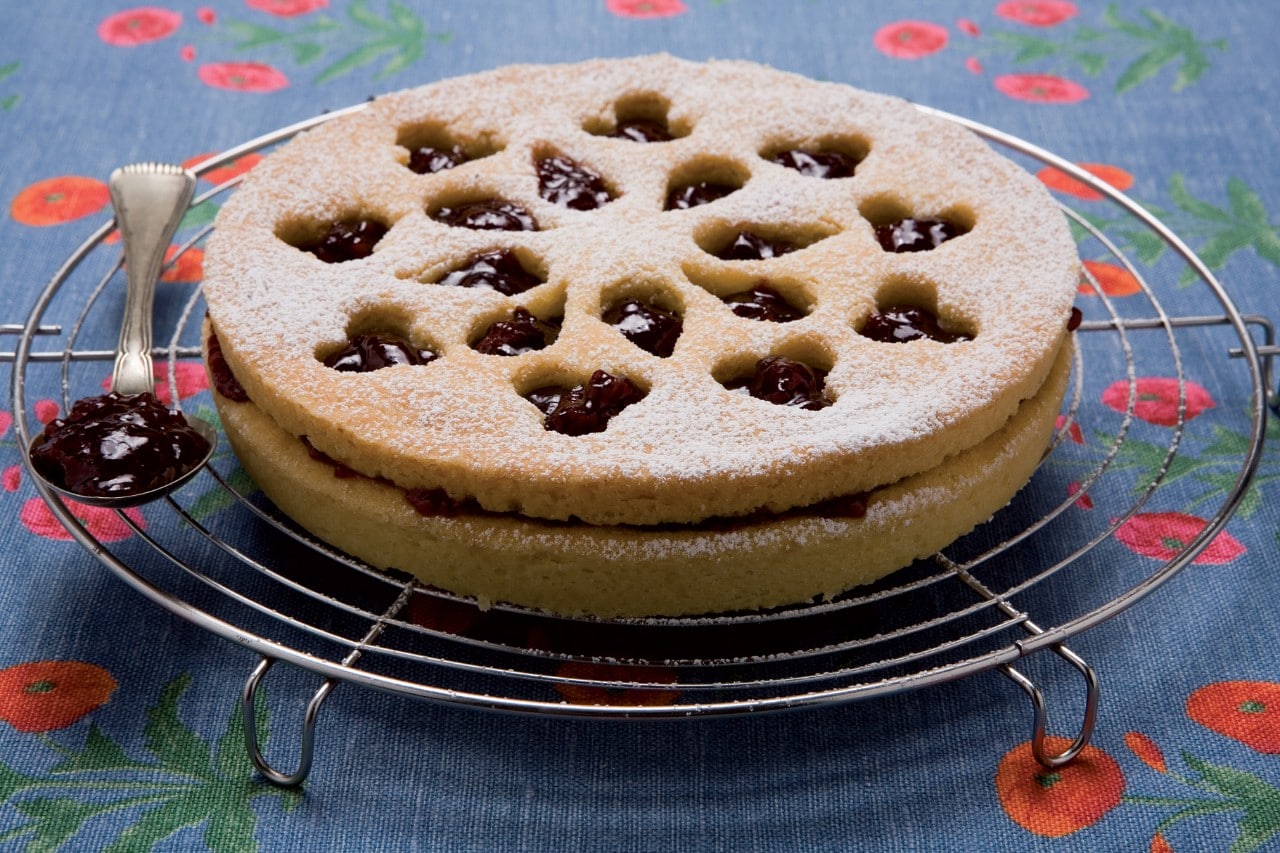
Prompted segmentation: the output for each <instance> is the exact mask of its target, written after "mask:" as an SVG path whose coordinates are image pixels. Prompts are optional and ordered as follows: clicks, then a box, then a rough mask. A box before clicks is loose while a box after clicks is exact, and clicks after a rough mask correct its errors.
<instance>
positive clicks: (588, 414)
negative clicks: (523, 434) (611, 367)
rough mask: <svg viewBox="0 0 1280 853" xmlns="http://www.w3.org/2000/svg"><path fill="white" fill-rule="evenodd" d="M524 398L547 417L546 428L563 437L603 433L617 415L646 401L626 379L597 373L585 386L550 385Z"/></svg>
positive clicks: (601, 371)
mask: <svg viewBox="0 0 1280 853" xmlns="http://www.w3.org/2000/svg"><path fill="white" fill-rule="evenodd" d="M525 399H526V400H528V401H529V402H530V403H533V405H534V406H536V407H537V408H538V410H539V411H541V412H542V414H543V415H545V418H544V419H543V426H544V427H546V429H548V430H550V431H553V432H558V433H563V434H564V435H586V434H587V433H592V432H603V431H604V429H605V427H607V426H608V425H609V421H610V420H611V419H612V418H613V417H614V416H615V415H617V414H618V413H619V412H621V411H622V410H623V409H625V408H626V407H627V406H630V405H631V404H632V403H637V402H639V401H640V400H643V399H644V391H642V390H640V388H638V387H637V386H636V384H635V383H634V382H632V381H631V380H630V379H628V378H627V377H625V376H614V375H613V374H611V373H607V372H605V371H603V370H597V371H596V372H595V373H593V374H591V378H590V379H589V380H588V381H587V382H586V384H585V385H575V386H573V387H572V388H565V387H562V386H558V385H548V386H545V387H542V388H538V389H536V390H533V391H530V392H529V393H527V394H525Z"/></svg>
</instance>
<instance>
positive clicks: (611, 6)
mask: <svg viewBox="0 0 1280 853" xmlns="http://www.w3.org/2000/svg"><path fill="white" fill-rule="evenodd" d="M604 7H605V8H606V9H608V10H609V11H610V12H612V13H613V14H615V15H617V16H618V17H620V18H671V17H674V16H675V15H683V14H684V13H685V12H687V11H689V7H688V6H686V5H684V2H683V0H605V3H604Z"/></svg>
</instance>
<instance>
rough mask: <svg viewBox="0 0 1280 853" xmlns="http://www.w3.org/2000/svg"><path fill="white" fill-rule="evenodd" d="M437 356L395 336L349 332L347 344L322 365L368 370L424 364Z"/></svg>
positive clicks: (355, 371)
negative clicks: (350, 334) (351, 333)
mask: <svg viewBox="0 0 1280 853" xmlns="http://www.w3.org/2000/svg"><path fill="white" fill-rule="evenodd" d="M438 357H439V356H437V355H436V354H435V353H434V352H432V351H431V350H429V349H421V348H419V347H415V346H414V345H413V344H411V343H409V342H408V341H406V340H405V339H404V338H402V337H400V336H399V335H390V334H372V333H370V334H362V335H353V336H352V337H351V338H350V339H349V340H348V341H347V345H346V346H345V347H343V348H342V349H340V350H338V351H337V352H335V353H333V354H331V355H329V356H328V357H326V358H325V359H324V366H325V367H331V368H333V369H334V370H337V371H341V372H343V373H369V372H370V371H373V370H381V369H382V368H384V367H395V366H396V365H400V364H427V363H429V362H432V361H435V360H436V359H437V358H438Z"/></svg>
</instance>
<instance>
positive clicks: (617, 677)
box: [556, 661, 680, 705]
mask: <svg viewBox="0 0 1280 853" xmlns="http://www.w3.org/2000/svg"><path fill="white" fill-rule="evenodd" d="M556 675H558V676H560V677H562V678H590V679H595V680H598V681H640V682H647V683H650V684H675V681H676V676H675V672H674V671H673V670H670V669H666V668H663V667H652V666H642V667H631V666H621V665H616V664H604V663H591V662H589V661H569V662H568V663H565V664H562V665H561V666H560V668H559V669H558V670H556ZM556 692H557V693H559V694H560V695H561V696H562V697H563V698H564V700H565V701H566V702H573V703H575V704H578V705H673V704H675V701H676V699H677V698H678V697H679V696H680V691H679V690H661V689H658V688H652V687H647V688H642V687H616V688H615V687H604V686H600V685H595V684H560V683H557V684H556Z"/></svg>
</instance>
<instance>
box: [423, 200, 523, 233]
mask: <svg viewBox="0 0 1280 853" xmlns="http://www.w3.org/2000/svg"><path fill="white" fill-rule="evenodd" d="M432 219H435V220H436V221H437V222H443V223H444V224H445V225H452V226H454V227H455V228H472V229H474V230H476V231H537V230H538V223H537V220H535V219H534V218H533V214H531V213H530V212H529V211H527V210H525V209H524V208H523V207H521V206H520V205H518V204H516V203H515V202H513V201H505V200H504V199H500V198H490V199H484V200H482V201H471V202H467V203H466V204H460V205H458V206H457V207H442V208H440V209H439V210H437V211H436V212H435V213H434V214H433V215H432Z"/></svg>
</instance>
